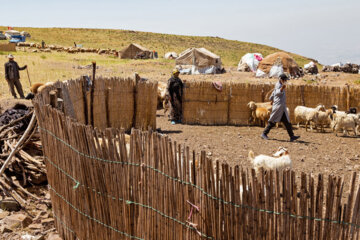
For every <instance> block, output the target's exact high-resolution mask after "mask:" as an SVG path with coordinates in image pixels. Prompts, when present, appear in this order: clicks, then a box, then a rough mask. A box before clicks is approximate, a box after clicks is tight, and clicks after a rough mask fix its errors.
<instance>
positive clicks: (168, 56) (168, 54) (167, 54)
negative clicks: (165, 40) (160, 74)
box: [164, 52, 178, 59]
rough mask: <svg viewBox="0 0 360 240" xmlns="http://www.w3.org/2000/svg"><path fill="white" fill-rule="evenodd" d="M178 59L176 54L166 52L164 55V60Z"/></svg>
mask: <svg viewBox="0 0 360 240" xmlns="http://www.w3.org/2000/svg"><path fill="white" fill-rule="evenodd" d="M177 57H178V55H177V53H176V52H168V53H166V54H165V56H164V58H165V59H176V58H177Z"/></svg>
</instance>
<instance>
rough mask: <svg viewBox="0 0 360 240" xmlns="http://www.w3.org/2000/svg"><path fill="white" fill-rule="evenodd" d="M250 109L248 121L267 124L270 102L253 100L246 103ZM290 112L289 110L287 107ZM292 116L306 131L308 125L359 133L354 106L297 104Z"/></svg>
mask: <svg viewBox="0 0 360 240" xmlns="http://www.w3.org/2000/svg"><path fill="white" fill-rule="evenodd" d="M247 106H248V108H249V110H250V116H251V117H250V119H249V123H256V122H258V123H259V124H260V125H261V126H264V125H266V124H267V121H268V120H269V118H270V114H271V109H272V105H271V103H270V102H264V103H255V102H253V101H251V102H249V103H248V105H247ZM288 112H289V114H290V111H289V109H288ZM294 118H295V123H296V124H297V127H298V128H299V125H300V123H304V124H305V129H306V131H307V129H308V126H309V127H310V130H311V131H312V130H313V126H314V127H315V128H317V127H319V129H320V131H321V132H324V127H330V129H331V130H332V131H333V132H334V133H335V134H336V135H337V133H338V132H339V131H340V130H343V132H344V134H345V135H348V130H349V129H350V130H352V131H353V132H354V135H355V136H357V135H358V134H359V133H360V114H358V113H357V110H356V108H350V109H349V111H346V112H345V111H339V110H338V107H337V106H336V105H333V106H332V107H331V108H330V109H326V108H325V106H324V105H322V104H319V105H318V106H317V107H315V108H310V107H305V106H297V107H296V108H295V110H294Z"/></svg>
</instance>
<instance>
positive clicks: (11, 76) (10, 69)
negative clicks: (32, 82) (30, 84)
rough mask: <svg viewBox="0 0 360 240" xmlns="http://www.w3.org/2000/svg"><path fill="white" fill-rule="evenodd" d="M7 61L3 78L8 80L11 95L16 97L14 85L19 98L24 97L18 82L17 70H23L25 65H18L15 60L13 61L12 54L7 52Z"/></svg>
mask: <svg viewBox="0 0 360 240" xmlns="http://www.w3.org/2000/svg"><path fill="white" fill-rule="evenodd" d="M8 59H9V61H8V62H7V63H5V79H6V81H7V82H8V85H9V88H10V92H11V95H13V97H14V98H17V96H16V92H15V89H14V86H15V87H16V90H17V92H18V93H19V95H20V97H21V98H25V96H24V92H23V89H22V86H21V82H20V73H19V70H20V71H21V70H24V69H26V68H27V65H25V66H23V67H19V65H18V64H17V62H15V61H14V56H13V55H12V54H9V56H8Z"/></svg>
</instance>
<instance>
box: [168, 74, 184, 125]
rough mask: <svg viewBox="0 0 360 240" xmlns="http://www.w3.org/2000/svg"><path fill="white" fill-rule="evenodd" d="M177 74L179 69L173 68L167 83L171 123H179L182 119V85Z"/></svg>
mask: <svg viewBox="0 0 360 240" xmlns="http://www.w3.org/2000/svg"><path fill="white" fill-rule="evenodd" d="M179 74H180V72H179V70H178V69H174V71H173V73H172V76H171V78H170V79H169V80H168V85H167V94H168V95H169V100H170V120H171V124H176V123H181V119H182V95H183V86H184V85H183V82H182V81H181V79H180V78H179Z"/></svg>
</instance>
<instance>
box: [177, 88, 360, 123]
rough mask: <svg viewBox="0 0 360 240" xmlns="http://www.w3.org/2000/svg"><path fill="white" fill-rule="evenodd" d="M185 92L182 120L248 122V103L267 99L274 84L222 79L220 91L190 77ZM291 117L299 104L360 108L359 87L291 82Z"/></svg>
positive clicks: (289, 99)
mask: <svg viewBox="0 0 360 240" xmlns="http://www.w3.org/2000/svg"><path fill="white" fill-rule="evenodd" d="M185 85H186V86H185V88H184V96H183V123H185V124H201V125H247V124H248V120H249V117H250V111H249V109H248V107H247V103H248V102H250V101H254V102H266V101H269V100H268V96H269V94H270V93H271V91H272V90H273V88H274V85H273V84H269V83H263V84H250V83H237V82H223V83H222V91H218V90H216V89H215V88H214V87H213V84H212V82H209V81H187V82H186V84H185ZM286 96H287V107H288V108H289V110H290V118H291V120H292V121H294V116H293V114H292V113H293V112H294V109H295V108H296V106H299V105H302V106H307V107H315V106H317V105H318V104H320V103H321V104H324V105H325V106H326V107H328V108H330V107H331V106H332V105H334V104H335V105H338V107H339V110H348V109H349V107H357V108H358V109H360V88H359V87H352V86H344V87H334V86H312V85H292V84H288V85H287V87H286Z"/></svg>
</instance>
